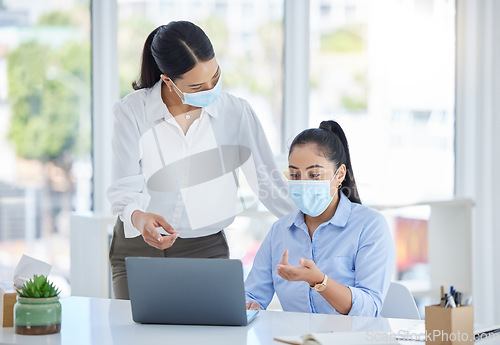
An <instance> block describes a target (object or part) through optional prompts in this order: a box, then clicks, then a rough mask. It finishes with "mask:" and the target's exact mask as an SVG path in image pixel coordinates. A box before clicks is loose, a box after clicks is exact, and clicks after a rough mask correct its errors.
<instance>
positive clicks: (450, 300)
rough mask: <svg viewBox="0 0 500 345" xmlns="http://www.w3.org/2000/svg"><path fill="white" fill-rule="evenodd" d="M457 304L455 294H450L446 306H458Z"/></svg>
mask: <svg viewBox="0 0 500 345" xmlns="http://www.w3.org/2000/svg"><path fill="white" fill-rule="evenodd" d="M456 307H457V305H456V304H455V300H454V299H453V295H448V298H447V299H446V306H445V308H456Z"/></svg>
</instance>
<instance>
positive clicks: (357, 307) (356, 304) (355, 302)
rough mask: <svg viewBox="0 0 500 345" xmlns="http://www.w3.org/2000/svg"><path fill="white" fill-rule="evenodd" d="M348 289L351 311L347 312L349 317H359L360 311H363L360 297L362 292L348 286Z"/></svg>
mask: <svg viewBox="0 0 500 345" xmlns="http://www.w3.org/2000/svg"><path fill="white" fill-rule="evenodd" d="M348 288H349V289H350V290H351V296H352V297H351V310H349V314H347V315H349V316H359V315H360V313H361V311H362V309H363V303H362V301H363V297H362V296H360V295H359V294H361V293H362V292H361V291H359V289H356V288H355V287H352V286H348Z"/></svg>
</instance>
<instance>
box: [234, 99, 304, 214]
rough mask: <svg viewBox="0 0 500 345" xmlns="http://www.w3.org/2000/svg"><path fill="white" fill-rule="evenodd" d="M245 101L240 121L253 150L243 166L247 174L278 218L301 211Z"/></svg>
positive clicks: (244, 139) (246, 142) (245, 143)
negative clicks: (293, 199) (291, 195)
mask: <svg viewBox="0 0 500 345" xmlns="http://www.w3.org/2000/svg"><path fill="white" fill-rule="evenodd" d="M242 102H243V103H244V109H243V112H244V113H243V115H244V116H243V118H242V120H241V124H240V136H241V138H240V140H241V144H242V145H243V146H246V147H248V148H249V149H250V151H251V156H250V160H249V162H247V164H245V165H243V173H244V174H245V176H246V177H247V180H249V184H250V187H251V188H252V190H253V192H254V193H255V194H256V195H257V196H258V197H259V200H260V201H261V202H262V203H263V204H264V206H266V208H267V209H268V210H269V211H271V212H272V213H273V214H274V215H275V216H276V217H278V218H281V217H283V216H285V215H287V214H290V213H292V212H294V211H296V210H297V206H295V204H294V203H293V201H292V199H291V198H290V196H289V192H288V184H287V182H286V178H285V175H284V174H283V172H282V171H281V170H280V169H279V167H278V165H277V164H276V160H275V157H274V154H273V152H272V150H271V147H270V146H269V142H268V141H267V137H266V135H265V133H264V129H263V128H262V125H261V124H260V121H259V119H258V118H257V115H256V114H255V113H254V111H253V109H252V108H251V107H250V105H249V104H248V102H246V101H242Z"/></svg>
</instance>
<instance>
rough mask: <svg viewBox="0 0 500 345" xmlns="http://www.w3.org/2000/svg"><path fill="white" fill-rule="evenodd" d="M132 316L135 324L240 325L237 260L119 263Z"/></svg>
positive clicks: (243, 313)
mask: <svg viewBox="0 0 500 345" xmlns="http://www.w3.org/2000/svg"><path fill="white" fill-rule="evenodd" d="M125 265H126V269H127V280H128V289H129V295H130V302H131V305H132V317H133V319H134V321H135V322H139V323H156V324H178V325H179V324H181V325H226V326H233V325H234V326H244V325H247V324H248V323H250V322H251V321H252V320H253V319H254V318H255V316H256V314H257V311H255V310H252V311H250V310H249V311H247V310H246V304H245V287H244V284H243V266H242V264H241V261H239V260H230V259H187V258H143V257H128V258H126V259H125Z"/></svg>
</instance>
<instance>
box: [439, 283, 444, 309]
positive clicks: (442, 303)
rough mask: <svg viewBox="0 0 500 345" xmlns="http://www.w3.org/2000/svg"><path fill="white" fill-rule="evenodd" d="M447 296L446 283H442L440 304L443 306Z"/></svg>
mask: <svg viewBox="0 0 500 345" xmlns="http://www.w3.org/2000/svg"><path fill="white" fill-rule="evenodd" d="M444 302H445V297H444V285H441V303H440V304H439V305H440V306H441V307H444Z"/></svg>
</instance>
